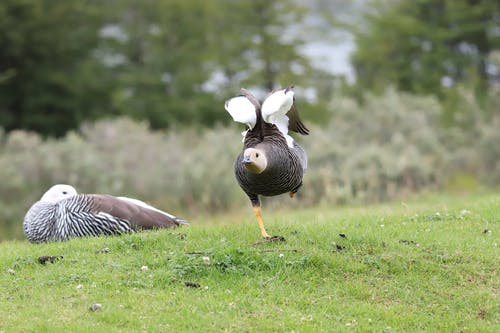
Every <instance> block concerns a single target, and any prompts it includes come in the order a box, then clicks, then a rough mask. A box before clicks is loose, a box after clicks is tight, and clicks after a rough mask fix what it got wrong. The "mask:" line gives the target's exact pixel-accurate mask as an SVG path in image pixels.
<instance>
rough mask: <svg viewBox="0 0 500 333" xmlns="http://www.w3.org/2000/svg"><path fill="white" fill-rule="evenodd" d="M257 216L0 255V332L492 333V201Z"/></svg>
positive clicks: (496, 308)
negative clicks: (261, 225)
mask: <svg viewBox="0 0 500 333" xmlns="http://www.w3.org/2000/svg"><path fill="white" fill-rule="evenodd" d="M263 213H264V221H265V222H266V226H267V228H268V231H269V232H270V233H272V234H279V235H283V236H285V237H286V239H287V241H286V242H284V243H283V242H279V243H278V242H276V243H259V241H260V238H259V237H260V233H259V230H258V227H257V224H256V222H255V221H254V218H253V214H252V212H251V209H250V207H242V209H241V214H240V215H231V216H229V215H228V216H219V217H205V218H202V217H200V218H197V219H193V220H192V221H191V225H190V226H189V227H184V228H181V229H176V230H163V231H156V232H145V233H138V234H131V235H123V236H119V237H108V238H94V239H75V240H72V241H68V242H65V243H53V244H41V245H33V244H29V243H27V242H25V241H13V242H4V243H0V298H1V299H0V331H1V332H18V331H26V332H53V331H64V332H89V331H93V332H137V331H147V332H182V331H192V332H344V331H345V332H351V331H354V332H421V331H432V332H500V305H499V304H500V300H499V290H500V278H499V268H500V247H499V244H500V237H499V234H500V228H499V227H500V195H498V194H489V195H480V196H472V197H467V196H463V197H450V196H444V195H443V196H438V195H433V196H431V197H427V198H424V199H418V200H417V199H415V200H411V201H408V202H406V203H401V202H399V203H393V204H387V205H378V206H365V207H349V208H347V207H344V208H327V207H323V208H317V209H309V210H289V211H277V212H271V211H270V210H266V208H265V207H264V210H263ZM45 255H48V256H63V258H62V259H59V260H55V261H54V262H53V263H50V262H47V263H46V264H45V265H42V264H40V263H39V257H40V256H45ZM187 282H188V283H187ZM186 283H187V284H188V285H190V286H186ZM96 304H100V305H101V307H99V305H96ZM92 307H94V310H92V309H91V308H92Z"/></svg>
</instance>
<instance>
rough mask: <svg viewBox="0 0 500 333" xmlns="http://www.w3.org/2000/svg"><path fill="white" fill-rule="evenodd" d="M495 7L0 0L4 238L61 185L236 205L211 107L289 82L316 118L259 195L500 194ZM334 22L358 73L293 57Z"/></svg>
mask: <svg viewBox="0 0 500 333" xmlns="http://www.w3.org/2000/svg"><path fill="white" fill-rule="evenodd" d="M222 9H224V10H222ZM499 17H500V4H498V3H497V2H495V1H469V0H457V1H452V0H450V1H447V0H422V1H413V2H408V1H397V0H384V1H361V0H358V1H351V2H345V1H326V0H316V1H312V2H308V3H307V4H305V5H304V4H302V2H299V1H294V0H273V1H269V0H265V1H264V0H244V1H229V0H211V1H205V2H199V1H188V0H182V1H181V0H158V1H143V2H141V3H140V4H139V3H137V2H135V1H129V0H120V1H111V2H110V1H107V2H102V1H93V0H89V1H86V2H83V3H82V2H78V3H77V2H74V1H73V2H71V1H70V2H68V1H49V0H22V1H18V0H15V1H14V0H6V1H2V2H1V3H0V45H2V48H1V49H0V127H1V128H2V130H0V180H1V186H0V239H5V238H11V237H22V235H21V227H20V225H21V221H22V218H23V216H24V213H25V211H26V209H27V208H28V207H29V206H30V205H31V204H32V203H33V202H34V201H35V200H37V199H38V198H39V197H40V195H41V194H42V193H43V192H44V191H45V190H46V189H47V188H48V187H49V186H50V185H51V184H53V183H56V182H64V183H71V184H73V185H75V186H76V187H77V188H78V189H79V190H80V191H81V192H106V193H111V194H124V195H129V196H134V197H139V198H141V199H144V200H147V201H149V202H151V203H153V204H155V205H158V206H160V207H161V208H164V209H167V210H169V211H172V212H173V213H177V214H179V215H183V216H185V217H186V218H188V219H189V218H196V217H197V216H201V214H205V213H210V214H215V213H221V212H226V211H228V210H233V209H235V208H238V209H246V208H241V207H247V205H248V203H247V199H246V198H245V196H244V194H243V193H242V192H241V191H240V190H239V188H238V186H237V185H236V182H235V181H234V180H233V176H232V161H233V159H234V156H235V155H236V153H237V152H238V151H239V149H240V147H241V143H240V137H239V132H240V128H239V127H238V126H236V125H232V124H231V125H229V122H230V119H229V118H230V117H228V115H227V114H226V112H225V111H224V109H223V103H224V100H226V99H227V98H229V97H231V96H234V95H235V94H236V93H237V92H238V90H239V88H240V87H247V88H251V89H253V90H255V91H256V92H257V93H259V94H260V95H263V94H264V93H265V92H266V91H267V90H269V89H272V88H275V87H280V86H285V85H289V84H295V85H296V87H297V89H296V95H297V103H298V106H299V109H300V110H301V112H302V114H303V116H304V118H305V120H306V122H307V123H308V124H310V127H311V129H312V134H311V135H310V136H309V137H304V138H300V139H299V141H300V143H302V144H303V145H304V146H305V148H306V149H307V151H308V154H309V158H310V169H309V172H308V174H307V176H306V179H305V186H304V188H303V189H302V190H301V192H300V193H299V197H298V200H294V201H290V200H288V198H278V199H272V200H268V201H266V205H283V204H293V205H303V206H310V207H312V206H315V205H317V204H321V203H328V204H341V203H350V202H374V201H382V200H388V199H395V198H399V197H401V196H406V195H409V194H411V193H414V192H417V191H421V190H443V189H454V190H456V189H461V190H463V189H465V190H468V191H470V190H474V189H477V188H478V187H481V186H484V184H486V185H488V186H491V187H493V188H494V189H498V184H499V182H500V162H499V161H500V145H499V144H498V142H500V134H499V131H498V128H500V115H499V112H498V110H499V108H500V22H499V19H498V18H499ZM342 33H343V34H347V35H348V36H351V38H353V40H354V42H355V46H356V49H355V51H354V52H353V54H352V61H351V63H352V66H353V71H354V78H348V77H343V76H340V75H336V74H333V73H332V71H331V68H329V67H328V65H325V63H319V62H315V61H314V60H313V59H312V58H310V57H308V56H307V55H306V52H305V49H306V46H307V45H308V43H310V42H312V41H317V42H318V41H319V43H324V44H327V43H335V42H339V40H338V39H337V40H336V38H338V36H341V35H342ZM201 220H203V219H201Z"/></svg>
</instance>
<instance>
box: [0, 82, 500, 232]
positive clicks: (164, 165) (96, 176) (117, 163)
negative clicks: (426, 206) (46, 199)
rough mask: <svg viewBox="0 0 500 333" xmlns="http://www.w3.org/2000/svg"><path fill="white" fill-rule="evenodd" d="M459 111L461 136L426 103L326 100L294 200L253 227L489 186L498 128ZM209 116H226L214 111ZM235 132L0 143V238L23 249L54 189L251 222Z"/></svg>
mask: <svg viewBox="0 0 500 333" xmlns="http://www.w3.org/2000/svg"><path fill="white" fill-rule="evenodd" d="M469 95H472V94H470V93H469ZM468 103H470V104H469V105H468V106H466V105H465V103H464V112H463V113H462V115H463V117H464V119H463V121H466V122H468V123H469V125H468V130H464V129H462V128H461V127H453V128H449V129H446V130H442V129H441V128H440V126H439V121H438V115H439V114H440V112H441V106H440V104H439V103H438V101H437V100H436V99H433V98H418V97H414V96H411V95H407V94H401V93H397V92H395V91H391V90H389V91H387V92H386V94H385V95H384V96H370V95H369V96H367V97H366V101H365V103H363V104H362V105H359V104H357V103H356V102H355V101H353V100H351V99H347V98H338V99H335V100H333V101H332V102H331V107H330V108H331V109H333V110H334V111H333V113H332V114H331V115H330V116H331V119H330V120H329V121H328V122H325V124H324V125H323V126H322V127H319V126H314V125H312V126H310V127H311V135H310V136H307V137H297V140H298V142H299V143H300V144H302V145H303V146H304V148H305V149H306V151H307V153H308V156H309V166H308V172H307V173H306V176H305V178H304V186H303V188H301V190H300V191H299V193H298V194H297V198H296V199H293V200H291V199H290V198H288V196H286V195H284V196H280V197H275V198H272V199H267V198H265V199H264V215H265V214H266V212H267V211H269V210H270V209H272V208H273V207H290V206H293V207H296V206H297V205H301V206H315V205H317V204H318V203H325V204H326V203H328V204H335V203H336V204H341V203H352V202H377V201H384V200H391V199H396V198H401V197H404V196H407V195H410V194H412V193H415V192H418V191H422V190H428V189H438V188H443V187H444V188H449V189H450V188H454V187H455V188H456V186H457V185H459V184H460V183H462V184H463V185H464V186H466V187H467V188H468V189H471V188H470V185H468V184H464V183H463V182H462V181H461V179H463V175H466V176H467V177H471V178H472V179H474V181H476V182H482V183H486V184H488V185H490V186H495V185H498V184H499V182H500V179H499V178H498V176H499V175H500V169H499V168H500V165H499V164H498V161H499V160H500V150H499V146H498V144H497V143H498V142H499V140H500V137H499V131H498V127H499V125H500V124H499V121H500V119H499V118H498V114H497V113H495V114H492V115H491V117H489V118H484V117H482V116H480V115H481V114H483V112H480V111H478V108H479V106H478V105H477V104H476V102H475V99H474V98H471V99H470V100H468ZM467 110H469V111H468V112H467ZM301 111H302V113H303V114H307V112H308V110H307V108H306V107H301ZM219 112H220V113H222V114H225V112H224V110H222V107H221V108H220V111H219ZM226 116H227V115H226ZM241 130H242V128H241V127H240V126H238V125H236V124H234V125H233V126H231V127H230V128H229V127H222V126H218V127H216V128H215V129H212V130H207V129H205V130H196V129H189V130H188V129H178V130H174V129H170V130H168V131H166V132H161V131H151V130H150V129H149V127H148V126H147V124H145V123H137V122H134V121H132V120H130V119H127V118H121V119H116V120H103V121H99V122H96V123H88V124H86V125H84V126H82V128H81V129H80V131H79V132H70V133H68V134H67V135H66V136H65V137H64V138H61V139H59V140H55V139H48V140H43V139H42V138H41V137H40V136H39V135H38V134H34V133H32V132H25V131H13V132H10V133H9V134H3V135H0V178H1V179H2V186H1V187H0V198H1V200H0V221H1V222H0V229H3V231H4V232H2V233H0V235H1V236H0V237H11V236H14V237H19V238H20V237H22V229H21V221H22V219H23V216H24V214H25V212H26V211H27V209H28V208H29V206H30V205H31V204H32V203H33V202H35V201H36V200H38V199H39V198H40V196H41V195H42V193H43V192H44V191H46V190H47V189H48V188H49V187H50V186H51V185H53V184H54V183H70V184H73V185H74V186H75V187H76V188H77V189H78V190H79V191H80V192H94V193H109V194H114V195H127V196H130V197H137V198H140V199H142V200H145V201H148V202H150V203H152V204H154V205H157V206H158V207H160V208H163V209H165V210H167V211H170V212H172V213H175V214H178V215H179V216H182V217H186V218H189V217H190V216H193V215H195V216H197V215H200V214H206V213H219V212H223V211H228V210H238V211H242V212H249V213H250V214H251V209H250V203H249V201H248V199H247V198H246V196H245V194H244V193H243V191H241V189H240V188H239V186H238V185H237V183H236V181H235V179H234V176H233V161H234V159H235V157H236V155H237V154H238V152H239V151H240V150H241V148H242V143H241V136H240V134H239V133H240V131H241ZM266 207H267V208H266Z"/></svg>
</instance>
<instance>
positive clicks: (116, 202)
mask: <svg viewBox="0 0 500 333" xmlns="http://www.w3.org/2000/svg"><path fill="white" fill-rule="evenodd" d="M181 224H186V221H184V220H182V219H180V218H177V217H175V216H173V215H170V214H168V213H166V212H164V211H161V210H159V209H157V208H155V207H152V206H150V205H148V204H146V203H144V202H142V201H140V200H137V199H131V198H126V197H114V196H111V195H107V194H77V192H76V190H75V188H74V187H73V186H70V185H65V184H57V185H54V186H52V187H51V188H50V189H49V190H48V191H47V192H45V194H44V195H43V196H42V198H41V199H40V200H39V201H37V202H36V203H34V204H33V206H31V208H30V209H29V210H28V212H27V213H26V216H25V217H24V223H23V228H24V234H25V235H26V238H28V240H29V241H30V242H33V243H40V242H49V241H65V240H68V239H70V238H73V237H89V236H99V235H113V234H120V233H126V232H131V231H134V230H137V229H154V228H168V227H176V226H178V225H181Z"/></svg>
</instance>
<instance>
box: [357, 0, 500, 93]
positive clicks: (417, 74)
mask: <svg viewBox="0 0 500 333" xmlns="http://www.w3.org/2000/svg"><path fill="white" fill-rule="evenodd" d="M499 15H500V5H499V2H498V1H487V0H486V1H468V0H421V1H393V0H389V1H385V0H382V1H373V2H372V6H370V7H369V10H367V14H366V15H365V19H366V22H365V24H363V25H362V27H361V28H358V29H356V45H357V50H356V51H355V54H354V56H353V64H354V67H355V69H356V72H357V77H358V81H357V83H356V84H357V86H358V88H359V89H361V90H365V89H370V90H374V91H378V92H383V91H384V90H385V89H386V87H387V86H388V85H394V86H396V87H397V89H400V90H403V91H409V92H413V93H418V94H437V95H438V96H439V97H441V98H443V97H444V95H445V94H446V92H447V90H448V89H449V85H453V84H457V83H461V84H465V85H466V86H467V87H468V88H472V89H476V92H477V93H478V94H479V95H481V96H484V93H485V91H486V89H485V88H486V87H487V85H488V75H487V64H488V62H489V60H488V58H489V57H490V55H491V54H492V53H493V52H494V51H495V50H497V51H498V50H499V49H500V35H499V34H498V31H497V30H498V16H499ZM442 80H447V81H449V82H448V83H447V84H445V85H443V84H442Z"/></svg>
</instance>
